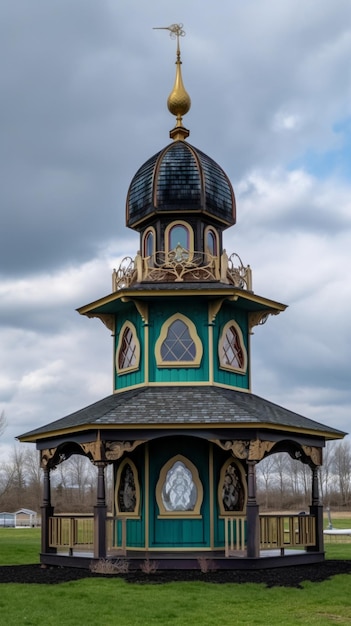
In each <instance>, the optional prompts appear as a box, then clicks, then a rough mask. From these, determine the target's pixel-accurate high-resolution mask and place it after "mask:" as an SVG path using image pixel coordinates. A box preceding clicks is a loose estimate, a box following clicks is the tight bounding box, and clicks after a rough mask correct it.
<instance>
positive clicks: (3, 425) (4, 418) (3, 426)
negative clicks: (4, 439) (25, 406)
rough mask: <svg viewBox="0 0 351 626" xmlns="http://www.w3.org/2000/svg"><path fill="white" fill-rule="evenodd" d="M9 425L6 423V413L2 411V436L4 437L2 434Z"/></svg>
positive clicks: (0, 429) (0, 420) (0, 432)
mask: <svg viewBox="0 0 351 626" xmlns="http://www.w3.org/2000/svg"><path fill="white" fill-rule="evenodd" d="M6 425H7V421H6V417H5V411H1V413H0V435H2V433H3V432H4V430H5V428H6Z"/></svg>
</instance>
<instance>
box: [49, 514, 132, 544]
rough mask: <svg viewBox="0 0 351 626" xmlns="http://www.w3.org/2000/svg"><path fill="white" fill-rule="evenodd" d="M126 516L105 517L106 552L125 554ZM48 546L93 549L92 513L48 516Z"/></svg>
mask: <svg viewBox="0 0 351 626" xmlns="http://www.w3.org/2000/svg"><path fill="white" fill-rule="evenodd" d="M127 519H128V518H127V517H123V518H122V517H112V516H108V517H107V518H106V552H107V553H110V552H118V553H119V554H125V553H126V549H127ZM49 546H50V548H57V549H59V550H68V551H69V553H70V554H73V550H75V551H78V550H82V551H87V552H93V551H94V516H93V515H55V516H54V517H50V518H49Z"/></svg>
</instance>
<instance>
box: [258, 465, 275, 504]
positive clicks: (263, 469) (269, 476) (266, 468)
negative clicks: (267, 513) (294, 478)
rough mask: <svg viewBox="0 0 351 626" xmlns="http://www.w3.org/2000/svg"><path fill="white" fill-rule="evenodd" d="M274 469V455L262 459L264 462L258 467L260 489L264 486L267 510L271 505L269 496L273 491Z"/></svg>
mask: <svg viewBox="0 0 351 626" xmlns="http://www.w3.org/2000/svg"><path fill="white" fill-rule="evenodd" d="M274 469H275V460H274V455H273V454H272V455H270V456H266V457H265V458H264V459H262V461H260V462H259V463H258V464H257V467H256V471H257V482H258V486H259V487H260V484H262V486H263V491H264V496H265V498H264V502H265V505H264V506H265V509H268V507H269V504H270V502H269V500H270V498H269V496H270V494H271V491H272V483H273V478H274Z"/></svg>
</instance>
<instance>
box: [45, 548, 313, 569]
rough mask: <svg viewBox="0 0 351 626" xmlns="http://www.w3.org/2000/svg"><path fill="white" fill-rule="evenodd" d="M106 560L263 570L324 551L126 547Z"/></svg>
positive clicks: (86, 562) (67, 557) (70, 563)
mask: <svg viewBox="0 0 351 626" xmlns="http://www.w3.org/2000/svg"><path fill="white" fill-rule="evenodd" d="M40 558H41V563H43V564H45V565H57V566H61V567H62V566H66V567H79V568H89V567H90V565H91V563H92V562H93V561H98V560H99V559H95V558H94V555H93V553H92V552H89V551H86V552H84V551H78V550H77V551H74V552H73V554H69V553H68V552H67V551H66V552H57V553H56V554H54V553H45V554H41V555H40ZM106 559H107V560H117V559H123V560H124V559H126V560H127V561H128V563H129V570H130V571H135V570H139V569H140V567H141V566H142V565H143V563H145V561H146V560H150V561H155V562H157V569H158V570H183V569H188V570H199V569H201V565H202V561H207V562H208V565H209V567H210V568H212V569H216V570H222V569H223V570H230V569H267V568H272V567H288V566H292V565H302V564H312V563H320V562H321V561H323V560H324V552H310V551H307V550H303V549H295V550H292V549H290V550H288V549H287V550H285V551H284V554H281V551H280V549H275V550H261V551H260V555H259V557H257V558H255V557H251V558H248V557H247V556H246V553H245V552H243V551H237V552H233V553H231V556H230V557H225V556H224V551H223V550H218V551H203V552H201V551H196V552H192V551H188V552H181V551H180V552H170V551H168V552H167V551H164V552H159V551H151V550H150V551H145V550H127V553H126V554H122V553H121V552H119V551H116V552H115V553H112V552H110V553H109V555H108V556H107V557H106Z"/></svg>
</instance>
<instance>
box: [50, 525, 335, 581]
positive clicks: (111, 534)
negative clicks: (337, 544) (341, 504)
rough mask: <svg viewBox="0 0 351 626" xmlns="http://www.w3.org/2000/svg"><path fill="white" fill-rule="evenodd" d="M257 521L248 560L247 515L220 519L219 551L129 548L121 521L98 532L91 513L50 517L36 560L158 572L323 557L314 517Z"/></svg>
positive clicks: (254, 565)
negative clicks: (255, 545) (255, 544)
mask: <svg viewBox="0 0 351 626" xmlns="http://www.w3.org/2000/svg"><path fill="white" fill-rule="evenodd" d="M258 519H259V526H258V531H259V549H258V551H257V552H256V554H255V555H253V556H248V552H249V550H248V543H247V540H246V538H245V537H246V534H247V533H246V528H247V518H246V516H228V517H226V518H225V541H224V546H223V547H220V548H217V547H214V548H213V549H207V550H204V549H199V550H194V549H191V550H184V549H182V550H172V549H167V550H165V549H163V550H155V549H152V548H147V547H144V548H142V549H136V548H135V547H132V546H130V545H129V543H128V532H127V528H128V518H126V517H112V516H108V517H106V519H105V522H104V528H103V529H102V528H100V531H101V530H103V531H104V532H100V533H99V532H97V530H98V528H97V524H96V516H95V518H94V515H79V516H73V515H53V516H51V517H49V518H48V536H47V539H48V545H47V550H46V551H45V552H42V554H41V562H42V563H43V564H46V565H59V566H70V567H81V568H88V567H90V564H91V563H92V562H93V561H98V560H100V559H108V560H112V561H116V560H120V559H123V560H128V564H129V569H130V570H136V569H140V567H141V566H142V564H143V563H145V561H147V560H150V561H156V562H157V568H158V569H160V570H170V569H201V567H203V566H204V562H205V565H206V564H207V565H206V566H207V567H209V568H210V569H211V568H212V569H260V568H262V569H265V568H269V567H282V566H287V565H297V564H303V563H316V562H320V561H322V560H323V559H324V552H323V549H320V546H319V545H318V543H319V542H318V533H317V523H316V515H312V514H311V515H293V514H292V515H259V518H258ZM94 521H95V523H94ZM103 535H105V537H104V539H103ZM101 541H103V543H101Z"/></svg>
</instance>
